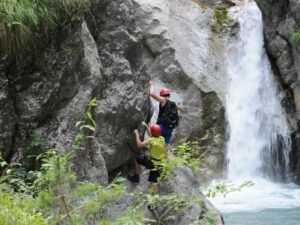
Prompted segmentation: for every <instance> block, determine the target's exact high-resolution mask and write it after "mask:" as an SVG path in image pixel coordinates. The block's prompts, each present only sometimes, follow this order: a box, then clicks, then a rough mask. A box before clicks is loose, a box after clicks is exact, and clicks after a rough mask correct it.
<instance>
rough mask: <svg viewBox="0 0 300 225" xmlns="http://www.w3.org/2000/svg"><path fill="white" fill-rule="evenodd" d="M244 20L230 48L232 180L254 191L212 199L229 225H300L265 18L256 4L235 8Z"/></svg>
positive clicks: (234, 14) (299, 196)
mask: <svg viewBox="0 0 300 225" xmlns="http://www.w3.org/2000/svg"><path fill="white" fill-rule="evenodd" d="M229 16H230V17H231V18H232V19H234V20H236V21H238V23H239V28H240V29H239V34H238V35H237V37H236V41H234V42H232V43H230V44H228V54H227V55H228V57H227V58H228V76H229V79H230V80H229V86H228V92H227V96H226V115H227V121H228V137H229V138H228V142H227V145H226V152H227V155H226V157H227V162H228V164H227V168H228V171H227V178H228V179H229V180H231V181H233V182H234V183H239V182H240V181H245V180H249V179H250V180H252V181H253V182H254V186H252V187H250V188H244V189H242V191H240V192H234V193H230V194H229V195H227V196H226V197H225V198H224V197H222V196H219V197H217V198H213V199H211V201H212V202H213V204H214V205H215V206H216V207H217V208H218V209H220V210H221V212H222V214H223V215H224V218H225V223H226V225H298V224H299V220H300V214H299V213H296V212H297V211H299V210H300V190H299V187H298V186H297V185H295V184H291V183H275V182H274V181H285V182H286V181H288V179H286V178H288V163H289V160H288V155H289V152H290V149H291V147H290V145H291V144H290V138H289V135H288V127H287V122H286V117H285V113H284V111H283V109H282V107H281V105H280V100H279V98H278V96H277V93H276V85H275V81H274V76H273V74H272V71H271V68H270V63H269V61H268V58H267V56H266V53H265V49H264V42H263V41H264V40H263V23H262V15H261V12H260V10H259V9H258V7H257V5H256V3H255V2H254V1H247V2H246V1H245V2H244V4H243V5H241V6H238V7H234V8H231V10H230V12H229Z"/></svg>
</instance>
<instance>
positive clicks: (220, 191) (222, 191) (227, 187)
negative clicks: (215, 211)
mask: <svg viewBox="0 0 300 225" xmlns="http://www.w3.org/2000/svg"><path fill="white" fill-rule="evenodd" d="M253 185H254V183H253V181H250V180H246V181H244V182H243V183H241V184H233V183H231V182H223V183H220V184H217V185H215V186H212V187H210V188H209V189H208V192H207V194H206V196H207V197H212V198H214V197H216V196H217V195H222V196H223V197H226V196H227V195H228V194H229V193H232V192H236V191H241V190H242V189H243V188H247V187H251V186H253Z"/></svg>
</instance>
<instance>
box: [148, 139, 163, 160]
mask: <svg viewBox="0 0 300 225" xmlns="http://www.w3.org/2000/svg"><path fill="white" fill-rule="evenodd" d="M145 143H146V144H147V145H148V146H150V157H151V158H154V159H163V158H165V157H166V152H165V145H166V144H165V138H164V137H163V136H159V137H150V138H148V139H147V140H146V141H145Z"/></svg>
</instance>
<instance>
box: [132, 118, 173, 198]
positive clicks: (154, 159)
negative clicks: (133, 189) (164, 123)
mask: <svg viewBox="0 0 300 225" xmlns="http://www.w3.org/2000/svg"><path fill="white" fill-rule="evenodd" d="M160 131H161V129H160V126H158V125H156V124H155V125H152V126H150V132H151V135H152V137H149V138H148V139H146V140H145V141H141V139H140V136H139V132H138V130H137V129H136V130H134V134H135V140H136V143H137V146H138V148H140V149H144V148H146V147H149V148H150V157H149V156H145V155H138V156H136V158H135V174H134V175H128V176H127V178H128V179H129V180H130V181H131V182H133V183H139V182H140V173H141V166H140V165H143V166H145V167H146V168H147V169H150V173H149V178H148V181H149V182H151V183H152V188H153V193H154V194H158V185H157V182H158V180H157V179H158V177H159V176H160V174H161V168H159V167H160V166H159V162H160V161H161V160H162V159H165V158H166V157H167V152H166V150H165V139H164V137H162V136H160Z"/></svg>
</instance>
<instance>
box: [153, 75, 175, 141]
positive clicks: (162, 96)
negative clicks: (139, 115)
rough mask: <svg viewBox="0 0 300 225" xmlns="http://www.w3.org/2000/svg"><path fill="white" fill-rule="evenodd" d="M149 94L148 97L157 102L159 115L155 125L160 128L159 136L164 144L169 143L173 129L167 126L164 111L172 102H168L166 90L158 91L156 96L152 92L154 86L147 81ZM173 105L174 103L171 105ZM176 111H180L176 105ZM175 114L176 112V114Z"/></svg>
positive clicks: (167, 91) (168, 93)
mask: <svg viewBox="0 0 300 225" xmlns="http://www.w3.org/2000/svg"><path fill="white" fill-rule="evenodd" d="M149 92H150V96H151V97H152V98H153V99H155V100H156V101H158V102H159V113H158V118H157V122H156V124H158V125H159V126H160V128H161V135H162V136H163V137H164V138H165V142H166V144H169V143H170V140H171V137H172V132H173V129H174V128H172V127H170V126H168V125H167V124H166V122H165V119H164V116H165V115H164V114H165V111H166V106H167V104H171V103H173V102H171V101H170V91H169V89H167V88H163V89H161V90H160V93H159V95H157V94H156V93H155V91H154V85H153V82H152V81H149ZM173 104H175V103H173ZM176 110H180V107H179V106H178V105H176ZM176 113H177V112H176Z"/></svg>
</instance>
